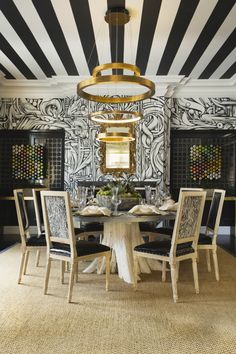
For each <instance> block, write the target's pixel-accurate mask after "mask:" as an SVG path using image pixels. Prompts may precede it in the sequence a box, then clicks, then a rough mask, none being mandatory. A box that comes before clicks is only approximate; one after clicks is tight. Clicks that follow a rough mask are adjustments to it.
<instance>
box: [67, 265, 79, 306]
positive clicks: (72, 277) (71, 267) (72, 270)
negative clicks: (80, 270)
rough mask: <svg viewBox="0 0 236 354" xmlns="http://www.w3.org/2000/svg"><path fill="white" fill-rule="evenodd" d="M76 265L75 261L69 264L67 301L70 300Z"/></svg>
mask: <svg viewBox="0 0 236 354" xmlns="http://www.w3.org/2000/svg"><path fill="white" fill-rule="evenodd" d="M76 266H77V263H72V264H70V280H69V290H68V297H67V299H68V302H71V297H72V290H73V285H74V276H75V267H76Z"/></svg>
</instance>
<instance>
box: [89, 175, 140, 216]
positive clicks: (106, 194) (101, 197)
mask: <svg viewBox="0 0 236 354" xmlns="http://www.w3.org/2000/svg"><path fill="white" fill-rule="evenodd" d="M115 187H117V188H118V193H119V197H120V199H121V204H120V205H119V210H129V209H131V208H132V207H133V206H134V205H136V204H138V202H139V199H140V197H141V195H140V194H139V193H138V192H137V191H136V190H135V188H134V186H132V184H131V183H130V182H128V181H123V180H122V181H113V182H109V183H108V184H106V185H105V186H103V187H101V188H100V190H99V191H98V192H97V195H96V198H97V200H98V203H99V204H100V205H103V206H106V207H107V208H111V207H112V202H111V198H112V195H113V190H114V188H115Z"/></svg>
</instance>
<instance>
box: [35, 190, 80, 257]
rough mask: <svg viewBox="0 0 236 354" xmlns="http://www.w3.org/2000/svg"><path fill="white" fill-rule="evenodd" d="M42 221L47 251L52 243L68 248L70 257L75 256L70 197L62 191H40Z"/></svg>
mask: <svg viewBox="0 0 236 354" xmlns="http://www.w3.org/2000/svg"><path fill="white" fill-rule="evenodd" d="M40 195H41V203H42V211H43V220H44V227H45V233H46V241H47V247H48V251H49V250H50V248H51V247H52V245H53V244H54V243H57V245H58V244H61V245H62V246H63V244H64V245H65V244H67V245H69V246H70V256H71V258H74V257H76V256H77V252H76V248H75V244H76V239H75V233H74V227H73V219H72V212H71V204H70V196H69V193H68V192H64V191H41V192H40Z"/></svg>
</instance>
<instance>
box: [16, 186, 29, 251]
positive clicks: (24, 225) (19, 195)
mask: <svg viewBox="0 0 236 354" xmlns="http://www.w3.org/2000/svg"><path fill="white" fill-rule="evenodd" d="M13 193H14V198H15V205H16V214H17V220H18V225H19V230H20V237H21V242H22V243H23V244H25V242H26V237H27V234H28V233H29V218H28V214H27V208H26V204H25V199H24V190H23V189H14V191H13Z"/></svg>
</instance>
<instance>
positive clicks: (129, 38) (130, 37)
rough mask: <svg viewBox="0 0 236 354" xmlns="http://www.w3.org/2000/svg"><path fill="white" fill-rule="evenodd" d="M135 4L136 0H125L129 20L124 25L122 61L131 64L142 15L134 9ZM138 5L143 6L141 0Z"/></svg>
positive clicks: (133, 59)
mask: <svg viewBox="0 0 236 354" xmlns="http://www.w3.org/2000/svg"><path fill="white" fill-rule="evenodd" d="M136 4H137V0H126V9H127V10H128V11H129V14H130V21H129V22H128V23H127V24H126V25H125V40H124V62H125V63H131V64H135V59H136V53H137V48H138V39H139V29H140V24H141V16H142V13H141V11H138V10H136V9H135V6H136ZM139 6H140V8H143V0H139Z"/></svg>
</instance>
